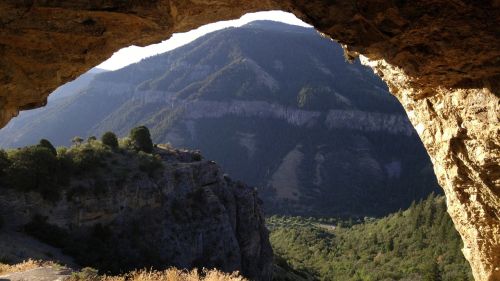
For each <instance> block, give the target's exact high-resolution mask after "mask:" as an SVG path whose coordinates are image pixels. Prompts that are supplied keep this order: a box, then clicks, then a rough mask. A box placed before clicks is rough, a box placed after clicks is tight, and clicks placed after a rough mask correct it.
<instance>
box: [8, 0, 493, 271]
mask: <svg viewBox="0 0 500 281" xmlns="http://www.w3.org/2000/svg"><path fill="white" fill-rule="evenodd" d="M266 9H283V10H287V11H291V12H293V13H295V14H296V15H297V16H299V17H301V18H302V19H304V20H305V21H307V22H309V23H311V24H313V25H314V26H315V27H316V28H317V29H318V30H319V31H321V32H323V33H325V34H326V35H327V36H330V37H332V38H334V39H336V40H338V41H339V42H341V43H342V44H344V45H345V50H346V56H347V57H348V58H350V57H355V56H357V55H358V54H363V55H364V56H366V58H367V61H370V64H371V65H372V66H373V67H374V68H375V69H376V71H377V72H378V73H379V74H380V75H384V79H385V80H386V81H387V83H388V84H389V85H390V87H391V90H392V92H393V93H394V94H395V95H396V96H398V97H399V99H400V100H401V102H402V103H403V105H404V106H405V108H406V110H407V112H408V113H409V115H410V119H411V120H412V123H413V125H415V126H416V128H417V131H418V132H419V135H420V136H421V138H422V140H423V142H424V144H425V146H426V148H427V150H428V151H429V155H430V156H431V158H432V159H433V161H434V164H435V171H436V174H437V176H438V178H439V181H440V184H441V185H442V186H443V188H444V190H445V192H446V196H447V198H448V206H449V209H450V214H451V216H452V218H453V220H454V222H455V224H456V226H457V229H458V230H459V232H460V234H461V235H462V237H463V239H464V243H465V248H464V253H465V255H466V257H467V259H468V260H469V261H470V263H471V265H472V269H473V272H474V276H475V278H476V279H477V280H488V281H491V280H500V234H499V233H500V202H499V201H500V199H499V195H500V187H499V186H500V183H499V181H500V174H499V172H498V171H499V170H500V167H499V164H498V163H499V162H500V159H499V158H500V156H499V155H500V152H499V150H500V149H499V147H500V141H499V140H500V132H499V131H500V128H499V126H500V125H499V123H500V122H499V118H500V117H499V108H498V107H499V92H500V91H499V89H500V85H499V83H500V82H499V81H500V49H499V48H498V46H500V34H499V33H500V31H499V29H498V26H499V25H500V2H499V1H497V0H491V1H487V0H484V1H472V0H467V1H466V0H457V1H445V0H418V1H389V0H375V1H368V0H366V1H351V0H341V1H326V0H312V1H310V0H307V1H306V0H294V1H292V0H286V1H277V0H276V1H274V0H266V1H260V0H259V1H256V0H245V1H242V0H200V1H198V0H197V1H194V0H192V1H184V0H170V1H169V0H149V1H126V2H124V1H114V0H108V1H83V0H77V1H71V2H68V1H60V0H51V1H29V0H28V1H23V2H19V1H16V0H2V1H1V2H0V82H1V86H0V107H1V108H2V110H1V111H0V112H1V114H0V115H1V116H0V120H1V123H2V124H3V125H5V123H6V122H8V120H10V119H11V118H12V117H13V116H15V115H16V114H17V112H18V111H19V110H21V109H29V108H33V107H37V106H42V105H44V104H45V101H46V97H47V95H48V94H49V93H50V92H51V91H52V90H54V89H55V88H56V87H57V86H58V85H60V84H62V83H64V82H66V81H68V80H70V79H72V78H74V77H76V76H77V75H78V74H81V73H83V72H85V71H86V70H88V69H89V68H91V67H92V66H93V65H96V64H98V63H99V62H101V61H102V60H104V59H105V58H107V57H108V56H109V55H110V54H111V53H112V52H113V51H116V50H117V49H119V48H121V47H124V46H127V45H130V44H142V45H143V44H149V43H153V42H158V41H160V40H161V39H164V38H166V37H168V36H169V35H170V34H172V32H179V31H185V30H188V29H191V28H194V27H197V26H200V25H202V24H205V23H209V22H213V21H217V20H224V19H229V18H235V17H238V16H240V15H242V14H244V13H246V12H251V11H256V10H266ZM75 42H76V43H75Z"/></svg>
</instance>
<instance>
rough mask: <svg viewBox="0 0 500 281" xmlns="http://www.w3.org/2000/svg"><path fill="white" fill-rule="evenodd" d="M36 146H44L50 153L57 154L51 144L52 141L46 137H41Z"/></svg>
mask: <svg viewBox="0 0 500 281" xmlns="http://www.w3.org/2000/svg"><path fill="white" fill-rule="evenodd" d="M38 146H40V147H45V148H47V149H49V150H50V151H51V152H52V154H54V155H57V150H56V148H55V147H54V146H53V145H52V143H50V141H48V140H46V139H41V140H40V142H39V143H38Z"/></svg>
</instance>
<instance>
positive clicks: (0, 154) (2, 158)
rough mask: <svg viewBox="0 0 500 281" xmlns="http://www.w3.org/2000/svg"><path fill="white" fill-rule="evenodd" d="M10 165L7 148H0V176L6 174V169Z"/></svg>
mask: <svg viewBox="0 0 500 281" xmlns="http://www.w3.org/2000/svg"><path fill="white" fill-rule="evenodd" d="M9 166H10V159H9V156H8V155H7V152H5V150H3V149H0V176H3V175H5V170H6V169H7V168H8V167H9Z"/></svg>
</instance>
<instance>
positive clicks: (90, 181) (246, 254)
mask: <svg viewBox="0 0 500 281" xmlns="http://www.w3.org/2000/svg"><path fill="white" fill-rule="evenodd" d="M127 155H128V156H127ZM132 155H133V154H132ZM155 155H159V157H161V161H162V163H163V166H162V168H161V169H160V170H156V172H154V175H153V174H152V172H145V171H143V169H141V168H138V167H137V166H135V165H136V164H135V163H134V160H133V159H132V158H130V156H131V155H130V154H127V153H124V152H113V153H111V154H108V156H106V157H107V158H105V159H107V160H105V161H110V163H116V164H114V165H113V166H112V169H111V170H106V168H103V167H105V166H106V165H105V166H101V168H99V169H98V170H97V171H101V172H103V173H104V174H102V173H100V172H99V173H97V174H94V176H93V177H92V176H90V175H84V176H82V177H77V176H73V177H72V178H71V183H70V185H69V186H67V187H65V188H64V190H63V191H62V194H61V196H60V199H59V200H51V201H49V200H44V199H43V198H42V196H41V195H40V194H39V193H35V192H23V193H22V194H20V192H19V191H16V190H14V189H11V188H3V189H2V193H1V194H0V209H1V210H2V217H3V218H4V220H6V223H7V226H8V228H9V229H23V228H24V229H25V231H26V232H27V233H29V234H31V235H33V236H34V237H37V238H39V239H40V240H42V241H43V242H46V243H48V244H52V245H55V246H58V247H61V248H63V252H64V253H66V254H68V255H71V256H74V257H75V262H76V263H78V264H79V265H81V266H92V267H95V268H98V269H100V270H103V272H108V271H109V272H113V273H120V272H127V271H130V270H132V269H135V268H150V267H151V266H153V267H156V268H160V269H163V268H166V267H169V266H176V267H178V268H193V267H197V268H218V269H220V270H223V271H227V272H233V271H240V272H241V273H242V274H243V275H245V276H247V277H248V278H251V279H252V280H270V278H271V265H272V258H273V253H272V249H271V246H270V244H269V240H268V231H267V229H266V227H265V224H264V218H263V214H262V212H261V207H260V203H259V199H258V198H257V192H256V191H255V190H254V189H253V188H250V187H248V186H246V185H245V184H243V183H241V182H239V181H233V180H231V179H230V178H229V177H228V176H227V175H224V174H223V172H222V170H221V169H220V168H219V166H218V165H217V164H216V163H215V162H213V161H207V160H202V159H201V156H200V154H199V153H197V152H193V151H185V150H182V151H181V150H174V149H171V148H166V147H158V148H155ZM118 163H119V164H118ZM108 167H109V166H108ZM0 231H6V230H0ZM0 245H1V244H0ZM16 252H17V251H16V250H15V249H13V250H12V252H9V251H5V252H4V253H2V254H3V255H4V256H5V258H11V257H10V255H14V257H13V259H14V258H15V255H16Z"/></svg>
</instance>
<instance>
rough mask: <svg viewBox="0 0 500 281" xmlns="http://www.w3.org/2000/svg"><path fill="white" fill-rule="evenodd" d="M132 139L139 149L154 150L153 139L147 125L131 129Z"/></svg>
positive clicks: (147, 151) (149, 151)
mask: <svg viewBox="0 0 500 281" xmlns="http://www.w3.org/2000/svg"><path fill="white" fill-rule="evenodd" d="M130 139H131V140H132V143H133V144H134V146H135V148H136V149H137V150H141V151H144V152H146V153H151V152H153V141H152V140H151V134H150V133H149V129H148V128H147V127H145V126H139V127H135V128H133V129H132V130H131V131H130Z"/></svg>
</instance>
